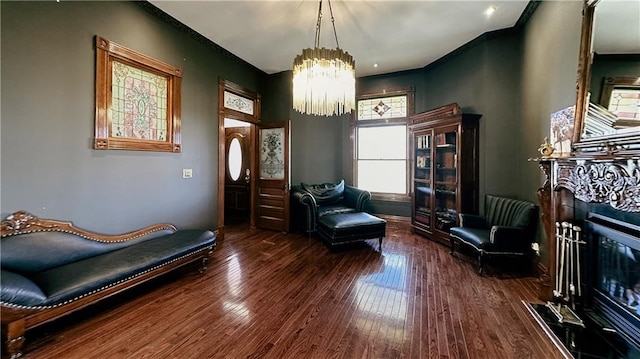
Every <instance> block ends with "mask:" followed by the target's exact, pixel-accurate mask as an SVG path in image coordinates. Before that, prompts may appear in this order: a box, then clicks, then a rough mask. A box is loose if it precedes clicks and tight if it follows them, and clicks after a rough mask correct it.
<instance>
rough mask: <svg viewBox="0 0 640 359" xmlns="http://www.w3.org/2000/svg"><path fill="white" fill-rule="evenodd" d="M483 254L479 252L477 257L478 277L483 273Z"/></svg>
mask: <svg viewBox="0 0 640 359" xmlns="http://www.w3.org/2000/svg"><path fill="white" fill-rule="evenodd" d="M483 258H484V252H482V251H481V252H480V255H478V274H480V276H482V273H483V272H484V261H483Z"/></svg>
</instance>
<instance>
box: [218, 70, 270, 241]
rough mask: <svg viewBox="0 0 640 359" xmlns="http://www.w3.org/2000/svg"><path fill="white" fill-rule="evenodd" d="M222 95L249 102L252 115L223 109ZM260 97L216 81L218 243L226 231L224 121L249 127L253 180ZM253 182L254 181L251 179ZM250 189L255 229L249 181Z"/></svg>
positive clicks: (252, 214) (252, 203)
mask: <svg viewBox="0 0 640 359" xmlns="http://www.w3.org/2000/svg"><path fill="white" fill-rule="evenodd" d="M225 92H228V93H230V94H233V95H236V96H240V97H241V98H243V99H245V100H249V101H251V102H252V103H253V111H252V112H251V113H246V112H242V111H239V110H237V109H234V108H230V107H226V105H225V96H224V95H225ZM260 107H261V106H260V94H259V93H257V92H254V91H251V90H249V89H246V88H244V87H242V86H240V85H237V84H235V83H233V82H231V81H229V80H226V79H223V78H219V79H218V231H219V237H220V238H219V240H223V239H224V234H225V229H224V204H225V203H224V195H225V194H224V185H225V179H226V166H227V163H226V161H225V159H226V154H227V148H226V141H225V131H224V119H225V118H232V119H235V120H238V121H244V122H248V123H250V124H251V126H250V131H249V132H250V135H249V136H250V138H249V141H250V144H251V145H250V151H251V153H250V154H249V161H250V164H249V168H251V172H252V174H254V175H253V176H252V177H254V176H255V173H257V172H256V170H257V153H256V147H255V143H256V132H257V130H256V124H259V123H260V111H261V109H260ZM254 178H255V177H254ZM249 188H250V196H251V198H250V214H249V225H250V226H251V227H255V223H256V218H255V216H256V213H255V203H256V198H255V197H256V181H255V180H252V181H251V184H250V186H249Z"/></svg>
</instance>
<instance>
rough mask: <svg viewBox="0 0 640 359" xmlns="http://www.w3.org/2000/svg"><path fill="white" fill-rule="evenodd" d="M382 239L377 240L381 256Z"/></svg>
mask: <svg viewBox="0 0 640 359" xmlns="http://www.w3.org/2000/svg"><path fill="white" fill-rule="evenodd" d="M382 238H384V237H380V239H379V243H380V245H379V249H380V254H382Z"/></svg>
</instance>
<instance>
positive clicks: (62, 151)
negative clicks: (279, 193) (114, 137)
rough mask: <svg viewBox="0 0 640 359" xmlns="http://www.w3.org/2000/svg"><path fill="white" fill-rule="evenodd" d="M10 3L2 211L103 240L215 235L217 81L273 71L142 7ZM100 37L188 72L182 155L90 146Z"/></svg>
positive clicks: (256, 80)
mask: <svg viewBox="0 0 640 359" xmlns="http://www.w3.org/2000/svg"><path fill="white" fill-rule="evenodd" d="M0 5H1V17H2V18H1V20H2V25H1V26H2V73H1V76H2V82H1V86H2V113H1V115H2V143H1V150H2V154H1V156H2V158H1V160H2V163H1V171H2V172H1V174H2V177H1V178H2V181H1V188H0V190H1V195H2V198H1V201H0V203H1V212H2V215H3V216H6V215H8V214H10V213H12V212H14V211H16V210H20V209H24V210H27V211H30V212H32V213H33V214H35V215H37V216H40V217H43V218H56V219H64V220H71V221H73V222H74V223H75V224H76V225H77V226H80V227H82V228H86V229H89V230H94V231H97V232H102V233H121V232H124V231H129V230H134V229H138V228H141V227H143V226H146V225H150V224H154V223H159V222H170V223H173V224H175V225H177V226H178V227H180V228H185V227H207V228H216V227H217V181H218V170H217V168H218V164H217V158H218V143H217V136H218V126H217V123H218V122H217V121H218V120H217V110H218V109H217V107H218V106H217V104H218V94H217V83H218V77H224V78H226V79H229V80H231V81H233V82H235V83H238V84H240V85H242V86H244V87H247V88H249V89H255V90H257V89H258V85H259V84H260V83H261V82H262V81H263V79H262V77H264V76H265V74H264V73H262V72H260V71H258V70H256V69H255V68H253V67H251V66H249V65H247V64H246V63H244V62H242V61H239V60H237V59H235V58H234V57H232V56H229V55H228V54H225V52H224V51H220V50H216V49H215V48H214V47H212V46H210V45H207V44H206V43H204V42H200V41H197V40H195V39H194V38H192V37H191V36H189V35H186V34H185V33H183V32H181V31H179V30H177V29H176V28H175V27H173V26H171V25H169V24H168V23H166V22H165V21H163V20H160V19H159V18H158V17H157V16H155V15H154V14H152V13H150V12H149V11H147V10H145V9H144V8H143V7H141V6H140V5H138V4H135V3H133V2H115V1H113V2H111V1H109V2H93V1H91V2H74V1H62V2H60V3H57V2H55V1H47V2H6V1H3V2H1V3H0ZM95 35H100V36H103V37H105V38H106V39H108V40H111V41H113V42H116V43H118V44H121V45H124V46H126V47H129V48H131V49H134V50H136V51H138V52H141V53H143V54H146V55H149V56H151V57H153V58H156V59H158V60H161V61H163V62H166V63H169V64H172V65H174V66H177V67H180V68H182V71H183V79H182V146H183V151H182V153H176V154H174V153H159V152H139V151H117V150H108V151H99V150H93V149H92V137H93V132H94V121H95V99H94V92H95V50H94V36H95ZM183 168H192V169H193V174H194V176H193V178H192V179H188V180H186V179H182V169H183Z"/></svg>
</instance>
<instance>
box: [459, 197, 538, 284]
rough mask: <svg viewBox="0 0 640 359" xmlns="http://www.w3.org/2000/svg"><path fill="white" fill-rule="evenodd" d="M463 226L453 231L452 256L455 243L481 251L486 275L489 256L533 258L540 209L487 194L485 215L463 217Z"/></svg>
mask: <svg viewBox="0 0 640 359" xmlns="http://www.w3.org/2000/svg"><path fill="white" fill-rule="evenodd" d="M459 217H460V226H459V227H453V228H451V230H450V235H449V239H450V243H451V254H453V252H454V249H455V241H459V242H460V243H464V244H466V245H468V246H471V247H472V248H474V249H475V250H476V251H477V252H478V272H479V273H480V275H482V272H483V264H484V263H483V262H484V261H483V258H484V257H485V256H529V255H531V254H532V249H531V244H532V243H533V241H534V239H535V231H536V226H537V217H538V206H536V205H535V204H533V203H531V202H527V201H521V200H516V199H511V198H506V197H500V196H495V195H486V196H485V202H484V216H478V215H472V214H463V213H460V214H459Z"/></svg>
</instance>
